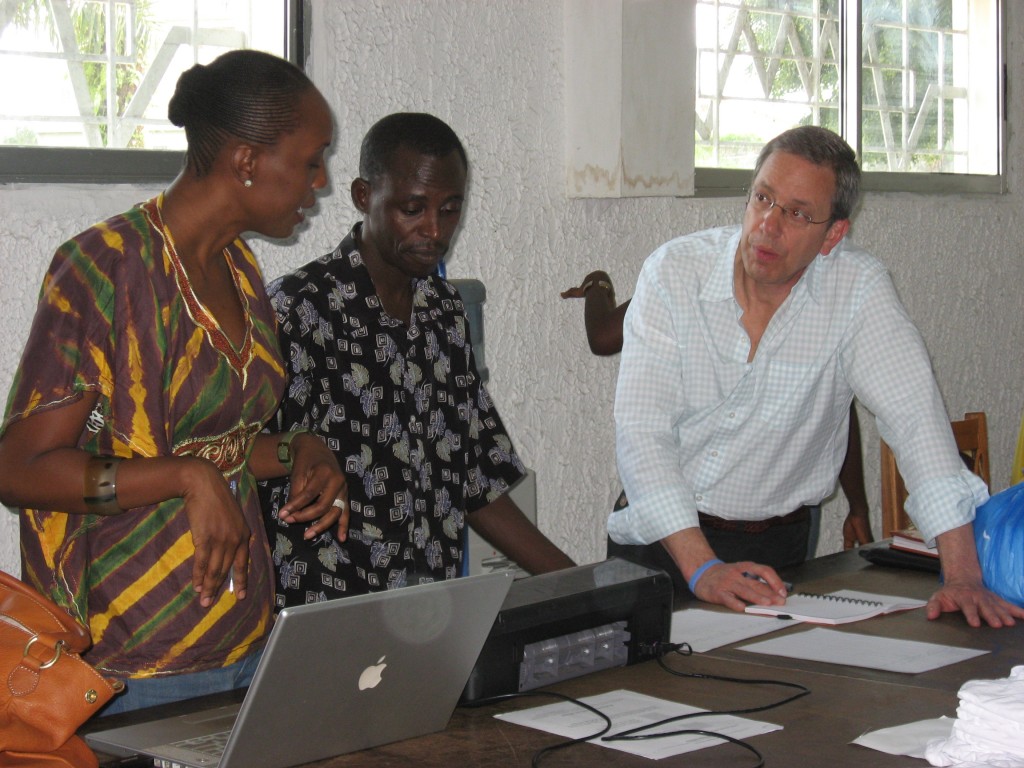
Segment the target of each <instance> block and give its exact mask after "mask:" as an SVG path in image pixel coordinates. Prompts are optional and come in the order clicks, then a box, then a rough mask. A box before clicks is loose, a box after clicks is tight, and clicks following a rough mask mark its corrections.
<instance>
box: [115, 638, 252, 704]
mask: <svg viewBox="0 0 1024 768" xmlns="http://www.w3.org/2000/svg"><path fill="white" fill-rule="evenodd" d="M261 655H262V652H257V653H253V654H250V655H249V656H246V657H245V658H244V659H242V660H241V661H237V662H235V663H234V664H231V665H230V666H227V667H221V668H220V669H208V670H206V671H204V672H190V673H188V674H183V675H167V676H165V677H139V678H129V679H127V680H124V681H123V682H124V684H125V692H124V693H121V694H118V695H117V696H115V697H114V698H113V699H111V700H110V703H109V704H107V706H106V707H104V708H103V709H102V710H101V711H100V716H105V715H116V714H118V713H120V712H129V711H131V710H133V709H142V708H143V707H154V706H156V705H158V704H170V703H171V702H172V701H181V700H182V699H192V698H195V697H196V696H206V695H207V694H210V693H220V692H221V691H230V690H232V689H234V688H244V687H246V686H247V685H249V683H251V682H252V678H253V675H255V674H256V667H257V665H258V664H259V661H260V656H261Z"/></svg>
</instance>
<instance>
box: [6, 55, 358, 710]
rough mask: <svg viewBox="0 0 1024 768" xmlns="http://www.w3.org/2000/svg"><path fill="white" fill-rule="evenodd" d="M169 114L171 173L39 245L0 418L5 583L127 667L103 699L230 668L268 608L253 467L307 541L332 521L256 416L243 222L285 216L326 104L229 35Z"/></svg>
mask: <svg viewBox="0 0 1024 768" xmlns="http://www.w3.org/2000/svg"><path fill="white" fill-rule="evenodd" d="M169 117H170V119H171V121H172V122H173V123H174V124H175V125H178V126H180V127H183V128H184V129H185V136H186V138H187V141H188V149H187V152H186V156H185V164H184V167H183V169H182V171H181V173H180V174H179V175H178V177H177V178H176V179H175V180H174V181H173V182H172V183H171V185H170V186H169V187H168V188H167V189H166V190H165V191H164V192H163V193H161V194H160V195H158V196H157V197H156V198H154V199H152V200H148V201H146V202H144V203H142V204H140V205H139V206H137V207H135V208H133V209H132V210H130V211H127V212H125V213H122V214H120V215H118V216H114V217H112V218H110V219H107V220H106V221H103V222H101V223H99V224H96V225H94V226H92V227H90V228H89V229H87V230H86V231H84V232H82V233H81V234H79V235H76V236H75V237H73V238H72V239H71V240H69V241H68V242H66V243H64V244H63V245H62V246H60V248H58V249H57V252H56V255H55V256H54V258H53V261H52V263H51V265H50V268H49V271H48V272H47V274H46V277H45V280H44V282H43V287H42V292H41V295H40V300H39V304H38V307H37V311H36V315H35V318H34V321H33V324H32V330H31V332H30V335H29V339H28V342H27V344H26V347H25V351H24V353H23V357H22V361H21V367H20V369H19V371H18V374H17V376H16V379H15V382H14V385H13V387H12V390H11V393H10V397H9V401H8V405H7V412H6V416H5V419H4V422H3V425H2V428H0V429H2V431H0V501H2V502H3V503H5V504H7V505H9V506H12V507H19V508H20V510H21V512H20V515H21V518H20V522H21V552H22V578H23V579H24V580H25V581H27V582H28V583H30V584H32V585H33V586H35V587H36V588H37V589H39V590H40V591H41V592H43V593H45V594H47V595H48V596H50V597H51V598H52V599H54V600H55V601H56V602H57V603H59V604H60V605H62V606H64V607H65V608H67V610H68V611H69V612H71V613H72V614H73V615H75V616H77V617H78V618H79V619H81V620H82V621H83V622H84V623H85V624H86V625H87V626H88V627H89V629H90V631H91V633H92V638H93V647H92V649H91V650H90V651H89V652H88V653H87V654H86V656H85V658H86V659H87V660H88V661H89V662H91V663H92V664H94V665H95V666H96V667H98V668H99V669H101V670H102V671H103V672H104V673H106V674H108V675H111V676H114V677H117V678H119V679H122V680H124V681H125V682H126V683H127V692H126V693H125V694H124V695H123V696H122V697H120V698H119V699H115V700H114V701H113V702H112V703H111V705H110V706H109V707H108V709H107V712H108V713H109V712H111V711H122V710H126V709H133V708H138V707H143V706H150V705H154V704H159V703H163V702H166V701H173V700H175V699H181V698H187V697H190V696H196V695H200V694H203V693H209V692H213V691H216V690H223V689H228V688H235V687H240V686H242V685H246V684H247V683H248V681H249V679H250V678H251V675H252V673H253V671H254V670H255V666H256V661H257V660H258V658H259V652H260V650H261V649H262V647H263V643H264V641H265V639H266V636H267V633H268V632H269V630H270V626H271V622H272V606H271V601H272V594H273V585H272V573H273V568H272V563H271V558H270V551H269V549H268V546H267V542H266V536H265V533H264V528H263V524H262V521H261V516H260V506H259V500H258V496H257V491H256V483H257V481H258V480H261V479H266V478H270V477H276V476H283V475H286V474H287V475H289V476H290V478H291V484H292V489H293V492H292V495H291V498H290V500H289V503H288V505H287V509H286V510H285V514H286V516H287V517H288V518H289V520H290V521H292V522H295V523H296V524H300V525H303V526H305V527H306V528H307V534H308V535H309V536H311V537H312V536H317V535H319V534H320V533H321V532H323V531H325V530H327V529H329V528H334V529H335V530H336V532H337V534H338V535H339V536H342V537H344V536H345V533H346V529H347V524H348V512H347V509H346V506H347V503H346V499H347V492H346V489H345V480H344V476H343V475H342V473H341V470H340V468H339V467H338V464H337V461H336V460H335V458H334V454H333V453H332V452H331V451H330V450H328V449H327V447H326V446H325V445H324V444H323V443H322V442H321V441H320V440H319V439H318V438H316V437H315V436H312V435H310V434H308V433H304V432H295V433H287V434H268V433H265V432H264V431H263V430H264V426H265V425H266V424H267V422H268V421H269V420H270V419H271V416H272V415H273V414H274V412H275V410H276V408H277V405H278V402H279V401H280V399H281V395H282V393H283V391H284V388H285V381H286V372H285V369H284V363H283V360H282V357H281V353H280V350H279V347H278V342H277V330H276V326H275V319H274V313H273V310H272V309H271V307H270V303H269V301H268V299H267V296H266V293H265V291H264V287H263V279H262V275H261V274H260V270H259V268H258V266H257V263H256V260H255V258H254V257H253V254H252V252H251V251H250V249H249V247H248V246H247V245H246V243H245V241H244V240H242V238H241V233H243V232H248V231H254V232H258V233H260V234H263V235H266V236H269V237H273V238H284V237H288V236H289V235H291V234H292V231H293V230H294V229H295V227H296V226H297V225H298V224H300V223H301V222H302V221H303V218H304V213H303V211H304V210H305V209H308V208H310V207H312V206H313V205H314V203H315V202H316V193H317V191H318V190H320V189H322V188H323V187H324V186H325V185H326V184H327V172H326V168H325V164H324V153H325V152H326V150H327V149H328V147H329V145H330V143H331V140H332V136H333V123H332V118H331V114H330V110H329V109H328V107H327V104H326V102H325V101H324V99H323V97H322V96H321V94H320V93H319V91H318V90H317V89H316V87H315V86H314V85H313V84H312V82H311V81H310V80H309V79H308V78H307V77H306V75H305V74H304V73H303V72H302V71H301V70H299V69H298V68H297V67H295V66H293V65H292V64H290V63H288V62H287V61H284V60H282V59H279V58H277V57H275V56H271V55H269V54H265V53H260V52H257V51H249V50H241V51H231V52H228V53H226V54H224V55H222V56H220V57H219V58H217V59H216V60H215V61H213V62H212V63H210V64H208V65H196V66H194V67H192V68H191V69H190V70H188V71H187V72H185V73H184V74H183V75H182V76H181V78H180V79H179V80H178V84H177V88H176V91H175V93H174V96H173V98H172V99H171V102H170V106H169Z"/></svg>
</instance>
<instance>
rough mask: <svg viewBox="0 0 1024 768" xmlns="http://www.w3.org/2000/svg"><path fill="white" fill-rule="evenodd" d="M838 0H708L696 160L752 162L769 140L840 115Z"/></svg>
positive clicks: (700, 43) (701, 15)
mask: <svg viewBox="0 0 1024 768" xmlns="http://www.w3.org/2000/svg"><path fill="white" fill-rule="evenodd" d="M837 3H838V0H803V1H802V2H801V1H796V2H792V1H787V0H746V1H744V0H718V1H717V2H715V1H714V0H702V1H701V2H700V3H699V4H698V6H697V51H698V53H697V55H698V59H697V136H696V162H697V165H700V166H705V167H715V168H753V166H754V161H755V160H756V158H757V153H758V151H760V149H761V147H762V146H763V145H764V143H765V142H766V141H768V140H769V139H770V138H772V137H773V136H775V135H777V134H779V133H781V132H782V131H784V130H785V129H786V128H790V127H792V126H794V125H799V124H801V123H807V122H811V123H814V124H817V125H826V126H829V127H835V126H836V125H838V114H839V111H838V109H839V96H840V94H839V69H838V62H839V56H840V47H839V43H840V38H839V29H840V26H839V16H838V13H837Z"/></svg>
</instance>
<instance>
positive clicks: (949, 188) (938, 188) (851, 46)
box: [694, 0, 1007, 197]
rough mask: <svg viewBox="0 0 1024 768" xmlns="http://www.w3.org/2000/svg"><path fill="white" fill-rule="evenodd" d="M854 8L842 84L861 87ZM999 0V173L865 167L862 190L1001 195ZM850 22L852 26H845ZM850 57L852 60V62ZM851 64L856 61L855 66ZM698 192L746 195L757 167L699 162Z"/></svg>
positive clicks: (846, 120)
mask: <svg viewBox="0 0 1024 768" xmlns="http://www.w3.org/2000/svg"><path fill="white" fill-rule="evenodd" d="M849 1H850V2H854V3H855V6H854V9H853V10H852V12H851V13H849V14H846V15H845V16H844V28H843V29H842V30H841V36H842V46H843V51H842V54H841V56H842V59H843V62H844V67H843V71H842V72H841V74H840V76H841V77H842V78H843V85H842V87H843V89H844V90H847V91H848V90H849V89H856V90H857V91H858V92H859V90H860V74H861V66H860V60H861V59H860V56H861V53H860V50H861V30H862V23H861V7H860V3H859V2H856V0H849ZM995 3H996V38H997V40H998V43H999V45H998V51H997V53H996V56H997V62H996V67H997V74H996V76H997V77H998V78H999V82H998V83H997V89H998V91H997V92H998V98H997V99H996V104H997V110H998V114H997V116H996V121H997V123H996V124H997V131H998V134H999V135H998V139H997V152H998V159H997V161H996V163H997V168H998V170H997V172H996V173H995V174H991V175H981V174H967V173H963V174H961V173H907V172H905V171H871V172H868V171H865V172H864V173H863V176H862V179H861V189H862V190H863V191H865V192H911V193H916V194H932V195H935V194H957V193H959V194H981V195H1001V194H1005V193H1006V192H1007V182H1006V137H1007V130H1006V128H1007V126H1006V118H1007V110H1006V83H1007V72H1006V0H995ZM847 25H848V26H847ZM851 60H852V62H851ZM851 64H852V66H851ZM848 103H849V100H848V99H846V98H844V99H842V100H841V113H840V122H841V123H842V124H843V126H844V128H846V129H847V130H846V131H845V132H846V133H847V135H849V134H850V132H851V131H850V130H849V127H850V126H851V125H852V126H853V127H854V130H853V134H854V135H855V136H856V137H857V138H856V141H854V142H850V143H851V146H853V149H854V151H855V152H856V153H857V157H858V158H860V157H861V144H860V140H861V131H860V130H859V129H858V126H859V124H860V121H861V115H860V103H861V99H859V98H858V99H857V100H856V102H855V103H856V104H857V105H858V106H857V108H856V109H853V110H850V109H846V108H845V107H846V105H847V104H848ZM694 171H695V173H694V186H695V189H694V197H735V196H744V195H746V194H747V188H748V187H749V185H750V178H751V174H752V173H753V170H752V169H750V170H747V169H736V168H709V167H707V166H700V165H698V166H696V168H695V169H694Z"/></svg>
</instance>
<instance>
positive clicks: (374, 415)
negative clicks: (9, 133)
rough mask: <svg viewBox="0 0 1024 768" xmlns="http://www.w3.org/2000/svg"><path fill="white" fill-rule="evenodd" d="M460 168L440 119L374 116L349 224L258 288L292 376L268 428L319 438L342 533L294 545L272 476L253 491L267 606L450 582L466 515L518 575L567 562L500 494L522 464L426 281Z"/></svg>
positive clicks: (437, 284)
mask: <svg viewBox="0 0 1024 768" xmlns="http://www.w3.org/2000/svg"><path fill="white" fill-rule="evenodd" d="M467 171H468V162H467V158H466V153H465V150H464V149H463V147H462V144H461V142H459V139H458V137H457V136H456V135H455V133H454V132H453V131H452V130H451V128H449V127H448V126H447V125H446V124H445V123H444V122H442V121H441V120H439V119H437V118H436V117H433V116H431V115H425V114H415V113H399V114H394V115H390V116H388V117H385V118H384V119H382V120H380V121H379V122H378V123H377V124H376V125H374V126H373V127H372V128H371V129H370V131H369V132H368V133H367V135H366V137H365V138H364V140H363V144H362V150H361V154H360V162H359V178H357V179H356V180H355V181H353V182H352V187H351V194H352V201H353V203H354V204H355V206H356V208H357V209H358V210H359V211H360V212H361V213H362V214H363V217H364V218H363V221H362V222H361V223H359V224H356V225H355V227H353V229H352V231H351V232H350V233H349V234H348V236H347V237H346V238H345V239H344V240H343V241H342V243H341V244H340V245H339V246H338V247H337V248H336V249H335V250H334V252H333V253H331V254H328V255H326V256H324V257H322V258H320V259H317V260H316V261H313V262H311V263H309V264H307V265H306V266H304V267H302V268H300V269H298V270H295V271H294V272H292V273H291V274H289V275H286V276H284V277H282V278H279V279H278V280H276V281H275V282H274V283H272V284H271V286H270V289H269V293H270V295H271V299H272V301H273V303H274V306H275V308H276V310H277V314H278V320H279V324H280V336H281V346H282V348H283V350H284V353H285V357H286V359H287V360H288V361H289V362H288V364H289V371H288V373H289V375H290V377H291V381H290V386H289V389H288V392H287V394H286V395H285V398H284V401H283V403H282V406H281V415H282V421H283V424H284V425H286V426H285V428H286V429H296V428H302V427H304V428H307V429H310V430H311V431H313V432H315V433H316V434H318V435H320V436H322V437H323V438H324V440H325V441H326V443H327V445H328V447H330V448H331V449H332V450H333V451H334V452H335V453H336V454H337V456H338V461H339V463H340V464H341V465H342V468H343V470H344V471H345V474H346V477H347V480H348V488H349V504H350V507H351V517H350V521H349V529H348V536H347V538H346V539H345V540H338V539H337V538H336V537H335V536H334V535H333V534H322V535H319V536H315V537H312V538H309V539H307V538H306V533H305V531H306V528H305V527H304V526H298V527H297V526H289V525H287V524H285V523H282V522H280V521H279V520H278V519H277V510H278V509H279V508H280V506H281V505H282V504H283V503H284V502H285V501H286V500H287V491H288V487H287V484H276V485H273V484H272V485H268V486H267V487H266V488H264V489H263V500H264V511H265V513H266V519H267V524H268V529H269V533H270V541H271V546H272V547H273V548H274V562H275V565H276V566H277V569H278V589H277V604H278V607H284V606H285V605H294V604H297V603H305V602H314V601H318V600H323V599H327V598H333V597H344V596H347V595H354V594H361V593H364V592H372V591H377V590H381V589H391V588H395V587H402V586H405V585H408V584H415V583H420V582H426V581H437V580H440V579H450V578H454V577H456V576H458V575H460V574H461V573H462V572H463V541H464V539H463V535H464V526H465V524H466V523H467V522H468V523H469V525H470V526H471V527H472V528H473V529H474V530H476V532H477V533H479V534H480V535H481V536H483V537H484V538H485V539H487V540H488V541H489V542H490V543H491V544H493V545H494V546H495V547H497V548H498V549H500V550H501V551H503V552H504V553H505V554H506V555H508V556H509V557H511V558H512V559H513V560H515V561H516V562H517V563H518V564H519V565H520V566H521V567H522V568H524V569H526V570H527V571H529V572H531V573H540V572H544V571H549V570H556V569H558V568H564V567H569V566H571V565H573V562H572V561H571V560H570V559H569V558H568V557H567V556H566V555H565V554H564V553H563V552H562V551H561V550H559V549H558V548H557V547H556V546H555V545H554V544H552V543H551V542H550V541H549V540H548V539H547V538H546V537H545V536H544V535H543V534H541V533H540V531H538V530H537V529H536V528H535V527H534V526H533V525H532V524H531V523H530V522H529V521H528V520H527V518H526V517H525V516H524V515H523V513H522V512H521V511H520V510H519V509H518V507H516V505H515V502H513V501H512V500H511V499H510V498H509V496H508V493H507V492H508V489H509V487H510V486H511V485H513V484H514V483H515V482H516V481H517V480H518V479H519V478H520V477H522V475H523V474H524V468H523V464H522V462H521V461H520V460H519V457H518V456H517V455H516V453H515V450H514V449H513V447H512V442H511V440H510V439H509V437H508V435H507V434H506V433H505V429H504V427H503V425H502V423H501V419H500V418H499V416H498V413H497V411H496V410H495V408H494V405H493V404H492V403H491V400H490V397H489V396H488V394H487V391H486V389H485V388H484V386H483V384H482V383H481V382H480V379H479V376H478V375H477V372H476V365H475V363H474V360H473V352H472V348H471V346H470V342H469V328H468V326H467V322H466V315H465V312H464V309H463V305H462V301H461V299H460V298H459V295H458V292H457V291H456V290H455V288H454V287H452V286H451V284H450V283H448V282H447V281H445V280H444V279H442V278H440V277H439V276H438V275H437V270H438V265H439V264H440V263H441V260H442V259H443V258H444V256H445V253H446V252H447V250H448V246H449V243H450V242H451V239H452V237H453V236H454V234H455V231H456V229H457V227H458V224H459V220H460V218H461V215H462V205H463V201H464V197H465V190H466V175H467Z"/></svg>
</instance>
